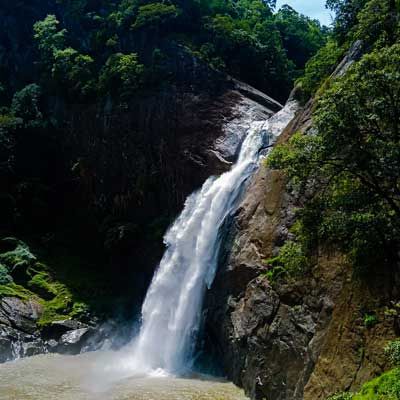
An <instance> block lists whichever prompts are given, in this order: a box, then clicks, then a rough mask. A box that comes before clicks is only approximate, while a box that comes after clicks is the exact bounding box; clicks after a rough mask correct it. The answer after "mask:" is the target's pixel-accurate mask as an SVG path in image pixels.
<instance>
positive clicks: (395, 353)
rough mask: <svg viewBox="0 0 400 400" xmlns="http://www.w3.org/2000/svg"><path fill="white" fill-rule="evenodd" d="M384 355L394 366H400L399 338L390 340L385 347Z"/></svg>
mask: <svg viewBox="0 0 400 400" xmlns="http://www.w3.org/2000/svg"><path fill="white" fill-rule="evenodd" d="M385 355H386V357H387V358H388V359H389V361H390V362H391V364H392V365H393V366H395V367H400V340H395V341H393V342H390V343H389V344H388V345H387V346H386V347H385Z"/></svg>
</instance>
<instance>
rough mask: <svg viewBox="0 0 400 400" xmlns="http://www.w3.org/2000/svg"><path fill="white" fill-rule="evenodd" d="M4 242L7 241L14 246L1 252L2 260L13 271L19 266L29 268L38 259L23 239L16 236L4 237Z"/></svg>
mask: <svg viewBox="0 0 400 400" xmlns="http://www.w3.org/2000/svg"><path fill="white" fill-rule="evenodd" d="M1 242H2V243H7V244H9V245H11V246H12V247H13V249H12V250H9V251H6V252H4V253H1V254H0V262H1V263H2V264H4V265H5V266H6V267H7V268H8V270H9V271H11V273H13V272H14V271H15V270H16V269H18V268H25V269H26V268H27V267H28V266H30V265H31V264H32V263H33V262H35V261H36V257H35V255H33V254H32V253H31V251H30V249H29V247H28V246H27V245H26V244H25V243H24V242H22V241H20V240H18V239H15V238H5V239H2V241H1Z"/></svg>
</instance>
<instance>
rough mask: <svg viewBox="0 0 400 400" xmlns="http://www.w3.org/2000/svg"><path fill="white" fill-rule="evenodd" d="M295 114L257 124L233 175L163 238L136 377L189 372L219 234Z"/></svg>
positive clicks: (138, 345)
mask: <svg viewBox="0 0 400 400" xmlns="http://www.w3.org/2000/svg"><path fill="white" fill-rule="evenodd" d="M296 108H297V105H296V103H295V102H289V103H288V104H287V105H286V106H285V107H284V108H283V109H282V110H281V111H280V112H279V113H277V114H275V115H274V116H273V117H272V118H270V119H269V120H267V121H255V122H253V123H252V125H251V127H250V129H249V132H248V134H247V137H246V139H245V140H244V142H243V144H242V147H241V151H240V154H239V158H238V161H237V162H236V164H235V165H233V167H232V168H231V170H230V171H228V172H226V173H224V174H223V175H221V176H219V177H211V178H209V179H208V180H207V181H206V182H205V183H204V185H203V187H202V188H201V190H200V191H198V192H196V193H194V194H192V195H191V196H189V197H188V199H187V200H186V203H185V207H184V210H183V212H182V213H181V215H180V216H179V217H178V218H177V220H176V221H175V223H174V224H173V225H172V227H171V228H170V229H169V230H168V232H167V233H166V235H165V237H164V242H165V244H166V246H167V249H166V251H165V253H164V256H163V258H162V260H161V262H160V265H159V268H158V270H157V272H156V273H155V275H154V278H153V281H152V283H151V285H150V288H149V290H148V292H147V295H146V299H145V301H144V304H143V307H142V326H141V329H140V332H139V335H138V337H137V338H135V340H134V342H133V343H132V346H133V350H132V353H131V356H130V358H129V361H128V364H129V368H130V369H131V370H132V371H133V372H134V373H140V374H150V373H154V372H156V371H158V372H165V373H167V374H168V373H179V372H182V371H185V370H187V369H190V367H191V364H192V361H193V352H194V348H195V345H196V338H197V333H198V329H199V325H200V322H201V309H202V302H203V297H204V293H205V291H206V288H207V287H208V288H209V287H210V286H211V284H212V282H213V279H214V276H215V272H216V268H217V259H218V254H219V250H220V246H221V236H222V235H221V232H220V228H221V226H222V225H223V224H224V221H225V220H226V218H227V217H229V216H230V215H231V214H232V213H233V212H234V211H235V208H236V206H237V203H238V200H239V197H240V193H241V192H242V190H243V186H244V185H245V184H246V182H247V181H248V178H249V177H250V176H251V175H252V174H253V172H254V171H255V170H256V168H257V167H258V163H259V153H260V149H261V148H262V147H265V146H269V145H271V144H272V143H273V142H274V140H275V138H276V137H277V136H278V135H279V134H280V133H281V132H282V130H283V129H284V128H285V126H286V125H287V123H288V122H289V121H290V120H291V119H292V118H293V116H294V113H295V110H296Z"/></svg>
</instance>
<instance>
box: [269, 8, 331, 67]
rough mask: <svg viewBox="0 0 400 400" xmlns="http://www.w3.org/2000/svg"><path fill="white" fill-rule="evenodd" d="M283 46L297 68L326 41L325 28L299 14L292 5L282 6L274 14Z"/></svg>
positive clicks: (302, 65)
mask: <svg viewBox="0 0 400 400" xmlns="http://www.w3.org/2000/svg"><path fill="white" fill-rule="evenodd" d="M275 24H276V26H277V28H278V30H279V32H280V33H281V37H282V40H283V46H284V48H285V50H286V51H287V54H288V57H289V59H291V60H292V61H293V62H294V63H295V65H296V67H297V68H298V69H303V68H304V65H305V64H306V63H307V61H308V60H309V59H310V57H312V56H313V55H314V54H316V53H317V51H318V50H319V49H320V48H321V47H323V46H324V45H325V43H326V30H325V29H322V28H321V26H320V24H319V22H318V21H317V20H311V19H310V18H308V17H306V16H304V15H302V14H299V13H298V12H296V11H295V10H294V9H293V8H292V7H290V6H288V5H285V6H283V7H282V8H281V9H280V10H279V11H278V13H277V14H276V16H275Z"/></svg>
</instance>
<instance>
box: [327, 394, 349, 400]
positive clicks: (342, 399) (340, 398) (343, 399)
mask: <svg viewBox="0 0 400 400" xmlns="http://www.w3.org/2000/svg"><path fill="white" fill-rule="evenodd" d="M353 397H354V394H353V393H349V392H343V393H337V394H335V395H333V396H331V397H329V398H328V400H352V399H353Z"/></svg>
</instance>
